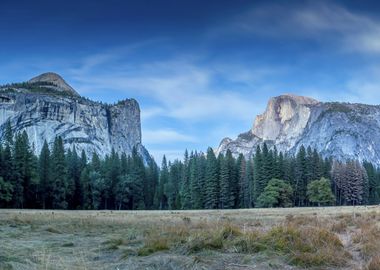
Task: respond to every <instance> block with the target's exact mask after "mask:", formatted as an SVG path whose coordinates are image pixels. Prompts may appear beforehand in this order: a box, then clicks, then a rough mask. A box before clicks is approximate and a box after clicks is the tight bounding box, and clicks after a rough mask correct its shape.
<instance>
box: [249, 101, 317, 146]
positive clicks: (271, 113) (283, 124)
mask: <svg viewBox="0 0 380 270" xmlns="http://www.w3.org/2000/svg"><path fill="white" fill-rule="evenodd" d="M318 103H319V101H317V100H315V99H313V98H309V97H304V96H297V95H293V94H284V95H281V96H277V97H273V98H271V99H270V100H269V102H268V105H267V108H266V110H265V112H264V113H263V114H260V115H258V116H257V117H256V119H255V122H254V125H253V128H252V133H253V134H254V135H255V136H257V137H260V138H263V139H264V140H276V139H277V138H278V136H279V135H281V134H283V133H286V134H291V135H292V136H293V137H296V136H298V135H299V134H300V133H301V132H302V131H303V130H304V128H305V127H306V124H307V121H308V119H309V116H310V109H309V108H308V106H310V105H316V104H318Z"/></svg>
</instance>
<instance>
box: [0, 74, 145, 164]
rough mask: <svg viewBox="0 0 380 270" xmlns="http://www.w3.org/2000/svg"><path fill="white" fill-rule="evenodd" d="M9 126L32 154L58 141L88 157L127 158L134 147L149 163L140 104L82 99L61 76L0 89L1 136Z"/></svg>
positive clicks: (124, 101)
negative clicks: (120, 155) (114, 154)
mask: <svg viewBox="0 0 380 270" xmlns="http://www.w3.org/2000/svg"><path fill="white" fill-rule="evenodd" d="M7 121H10V123H11V126H12V130H13V132H14V133H17V132H21V131H24V130H25V131H26V132H27V134H28V137H29V140H30V142H31V144H32V145H33V147H34V151H35V152H36V153H39V152H40V150H41V148H42V145H43V142H44V140H46V141H47V142H48V143H49V144H50V145H52V143H53V141H54V139H55V137H56V136H61V137H62V138H63V141H64V145H65V147H66V148H72V147H74V146H75V148H76V150H77V151H78V152H79V153H80V152H81V151H82V150H84V151H85V152H86V154H87V155H88V156H91V155H92V153H93V152H96V153H98V154H99V155H100V156H101V157H104V156H105V155H106V154H109V153H110V152H111V151H112V149H115V151H116V152H118V153H122V152H125V153H127V154H129V153H131V151H132V149H133V147H134V146H135V147H137V149H138V152H139V153H140V154H141V155H142V156H143V157H144V159H145V160H147V159H148V158H150V156H149V154H148V152H147V150H146V149H145V148H144V147H143V146H142V144H141V122H140V108H139V104H138V103H137V101H136V100H134V99H126V100H123V101H121V102H118V103H117V104H113V105H109V104H103V103H99V102H94V101H91V100H89V99H86V98H83V97H81V96H80V95H79V94H78V93H77V92H76V91H75V90H74V89H73V88H72V87H71V86H70V85H68V84H67V83H66V82H65V81H64V80H63V79H62V77H61V76H59V75H58V74H55V73H44V74H41V75H39V76H37V77H35V78H33V79H31V80H29V81H27V82H24V83H14V84H8V85H4V86H1V87H0V134H1V136H4V130H5V126H6V123H7Z"/></svg>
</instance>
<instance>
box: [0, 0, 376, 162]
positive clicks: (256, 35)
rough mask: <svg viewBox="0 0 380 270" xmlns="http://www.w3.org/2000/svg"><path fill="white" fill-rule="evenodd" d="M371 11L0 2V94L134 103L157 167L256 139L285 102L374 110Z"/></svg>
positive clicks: (321, 4)
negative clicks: (295, 99) (32, 91)
mask: <svg viewBox="0 0 380 270" xmlns="http://www.w3.org/2000/svg"><path fill="white" fill-rule="evenodd" d="M379 11H380V6H379V4H377V3H376V1H248V0H246V1H245V0H235V1H229V0H228V1H227V0H226V1H222V0H209V1H198V0H192V1H190V0H189V1H185V0H183V1H174V0H172V1H169V0H165V1H164V0H163V1H157V0H155V1H153V0H151V1H147V0H140V1H137V0H136V1H116V0H111V1H110V0H108V1H58V0H56V1H38V0H37V1H17V0H13V1H8V0H1V1H0V84H4V83H8V82H19V81H25V80H27V79H29V78H31V77H33V76H35V75H38V74H39V73H42V72H46V71H53V72H57V73H59V74H61V75H62V76H63V77H64V78H65V79H66V81H67V82H69V84H71V85H72V86H73V87H74V88H75V89H76V90H77V91H78V92H79V93H80V94H81V95H83V96H86V97H89V98H91V99H94V100H100V101H105V102H115V101H117V100H120V99H124V98H131V97H133V98H135V99H137V100H138V101H139V103H140V107H141V110H142V132H143V144H144V145H145V146H146V147H147V148H148V150H149V151H150V152H151V153H152V154H153V155H154V156H155V157H156V159H157V160H158V161H159V162H160V159H161V157H162V155H163V154H166V155H167V156H168V157H169V158H170V159H173V158H176V157H181V156H182V155H183V152H184V149H186V148H188V149H197V150H206V148H207V146H212V147H217V145H218V144H219V142H220V140H221V139H222V138H223V137H226V136H229V137H232V138H234V137H236V136H237V135H238V134H239V133H241V132H244V131H247V130H249V129H250V128H251V126H252V124H253V120H254V118H255V116H256V115H257V114H259V113H261V112H262V111H264V109H265V107H266V103H267V100H268V99H269V98H270V97H272V96H276V95H280V94H283V93H294V94H299V95H306V96H311V97H314V98H316V99H319V100H321V101H348V102H361V103H369V104H379V103H380V62H379V60H380V15H379V14H380V12H379Z"/></svg>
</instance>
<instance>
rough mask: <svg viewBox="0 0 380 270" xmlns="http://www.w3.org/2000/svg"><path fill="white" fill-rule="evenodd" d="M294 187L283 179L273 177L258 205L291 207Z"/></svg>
mask: <svg viewBox="0 0 380 270" xmlns="http://www.w3.org/2000/svg"><path fill="white" fill-rule="evenodd" d="M292 193H293V189H292V187H291V186H290V185H289V184H288V183H286V182H285V181H283V180H279V179H272V180H270V181H269V182H268V185H267V186H266V187H265V189H264V192H263V193H262V194H261V195H260V196H259V198H258V200H257V206H258V207H290V206H291V205H292V200H291V198H292Z"/></svg>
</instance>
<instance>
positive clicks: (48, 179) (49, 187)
mask: <svg viewBox="0 0 380 270" xmlns="http://www.w3.org/2000/svg"><path fill="white" fill-rule="evenodd" d="M50 161H51V156H50V150H49V146H48V144H47V142H46V140H45V141H44V144H43V146H42V149H41V153H40V158H39V166H38V172H39V178H40V188H39V190H40V193H41V199H42V208H43V209H50V208H52V207H53V205H52V203H53V182H52V181H53V179H52V170H51V162H50Z"/></svg>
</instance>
